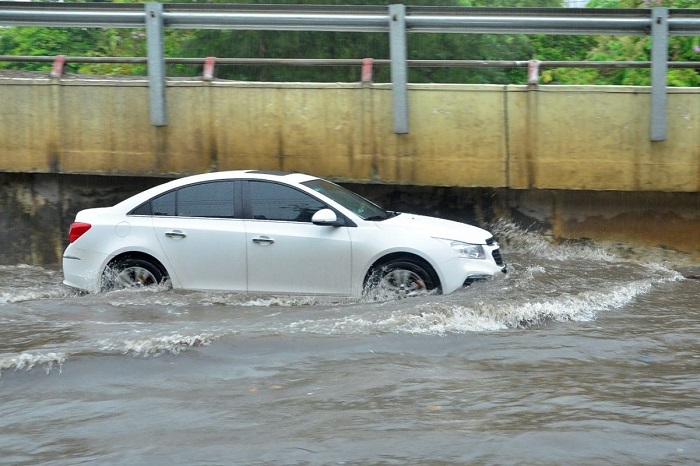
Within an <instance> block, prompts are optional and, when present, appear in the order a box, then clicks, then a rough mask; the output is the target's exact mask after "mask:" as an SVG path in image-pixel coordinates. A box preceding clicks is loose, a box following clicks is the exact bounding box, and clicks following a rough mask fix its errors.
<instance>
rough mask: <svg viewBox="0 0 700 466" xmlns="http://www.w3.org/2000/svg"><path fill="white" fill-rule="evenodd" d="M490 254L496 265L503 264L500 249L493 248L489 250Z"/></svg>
mask: <svg viewBox="0 0 700 466" xmlns="http://www.w3.org/2000/svg"><path fill="white" fill-rule="evenodd" d="M491 255H492V256H493V260H495V261H496V265H499V266H503V257H501V251H499V250H498V249H494V250H493V251H491Z"/></svg>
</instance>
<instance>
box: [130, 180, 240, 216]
mask: <svg viewBox="0 0 700 466" xmlns="http://www.w3.org/2000/svg"><path fill="white" fill-rule="evenodd" d="M131 214H132V215H157V216H165V217H174V216H179V217H213V218H233V217H234V214H235V210H234V182H233V181H216V182H211V183H200V184H194V185H190V186H185V187H183V188H180V189H177V190H174V191H170V192H168V193H165V194H162V195H160V196H158V197H155V198H153V199H151V201H150V202H146V203H144V204H141V205H140V206H139V207H137V208H136V209H134V210H133V211H132V212H131Z"/></svg>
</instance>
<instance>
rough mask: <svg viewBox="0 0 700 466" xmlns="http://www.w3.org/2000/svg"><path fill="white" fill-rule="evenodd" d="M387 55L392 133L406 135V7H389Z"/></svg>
mask: <svg viewBox="0 0 700 466" xmlns="http://www.w3.org/2000/svg"><path fill="white" fill-rule="evenodd" d="M389 54H390V57H391V89H392V97H393V102H394V104H393V105H394V133H396V134H408V65H407V63H406V6H405V5H400V4H399V5H389Z"/></svg>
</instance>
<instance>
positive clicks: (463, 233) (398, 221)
mask: <svg viewBox="0 0 700 466" xmlns="http://www.w3.org/2000/svg"><path fill="white" fill-rule="evenodd" d="M376 225H377V227H378V228H381V229H382V230H392V231H393V230H396V231H399V230H400V231H411V232H416V233H418V232H420V233H424V234H425V235H427V236H431V237H435V238H443V239H451V240H455V241H464V242H466V243H471V244H486V240H487V239H489V238H491V237H492V236H493V235H492V234H491V233H489V232H488V231H486V230H484V229H482V228H479V227H475V226H472V225H468V224H466V223H460V222H455V221H452V220H445V219H442V218H436V217H428V216H425V215H415V214H399V215H397V216H396V217H392V218H388V219H386V220H382V221H380V222H376Z"/></svg>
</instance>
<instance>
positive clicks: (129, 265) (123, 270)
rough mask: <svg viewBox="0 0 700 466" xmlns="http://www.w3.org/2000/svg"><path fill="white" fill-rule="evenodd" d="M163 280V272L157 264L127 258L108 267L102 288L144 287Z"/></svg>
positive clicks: (105, 289)
mask: <svg viewBox="0 0 700 466" xmlns="http://www.w3.org/2000/svg"><path fill="white" fill-rule="evenodd" d="M162 282H163V272H161V271H160V269H159V268H158V267H157V266H155V265H153V264H152V263H150V262H149V261H147V260H143V259H132V258H127V259H122V260H120V261H118V262H116V263H114V264H112V265H111V266H109V267H107V269H106V270H105V273H104V275H103V276H102V290H103V291H111V290H121V289H124V288H143V287H146V286H156V285H159V284H160V283H162Z"/></svg>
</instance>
